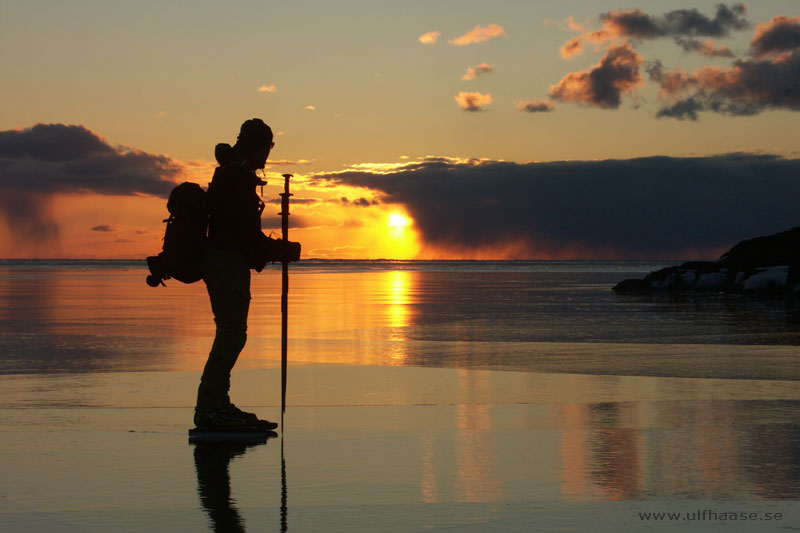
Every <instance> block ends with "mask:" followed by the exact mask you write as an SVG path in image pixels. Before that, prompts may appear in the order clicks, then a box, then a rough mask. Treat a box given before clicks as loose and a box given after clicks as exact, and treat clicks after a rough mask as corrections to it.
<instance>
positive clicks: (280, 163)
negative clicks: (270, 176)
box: [267, 159, 311, 167]
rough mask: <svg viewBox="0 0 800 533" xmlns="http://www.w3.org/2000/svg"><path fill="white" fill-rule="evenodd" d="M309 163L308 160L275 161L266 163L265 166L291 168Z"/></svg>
mask: <svg viewBox="0 0 800 533" xmlns="http://www.w3.org/2000/svg"><path fill="white" fill-rule="evenodd" d="M310 164H311V161H309V160H308V159H297V160H294V159H275V160H272V159H271V160H269V161H267V166H268V167H272V166H293V165H310Z"/></svg>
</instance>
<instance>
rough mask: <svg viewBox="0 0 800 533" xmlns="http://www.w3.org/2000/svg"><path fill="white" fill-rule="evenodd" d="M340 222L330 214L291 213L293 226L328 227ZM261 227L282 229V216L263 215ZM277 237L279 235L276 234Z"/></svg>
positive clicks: (290, 221) (306, 227)
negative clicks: (329, 215)
mask: <svg viewBox="0 0 800 533" xmlns="http://www.w3.org/2000/svg"><path fill="white" fill-rule="evenodd" d="M340 225H341V224H340V222H339V221H338V220H336V219H335V218H333V217H328V216H309V215H291V216H290V217H289V226H290V227H292V228H304V229H308V228H328V227H336V226H340ZM261 228H262V229H267V230H280V229H281V217H279V216H272V217H261ZM276 237H278V236H277V235H276Z"/></svg>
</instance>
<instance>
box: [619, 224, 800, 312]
mask: <svg viewBox="0 0 800 533" xmlns="http://www.w3.org/2000/svg"><path fill="white" fill-rule="evenodd" d="M613 290H615V291H617V292H628V293H630V292H633V293H643V292H655V291H670V292H684V291H687V292H688V291H694V292H726V293H746V294H755V295H781V294H784V295H786V296H792V297H800V227H796V228H793V229H790V230H787V231H783V232H780V233H776V234H774V235H767V236H764V237H757V238H755V239H748V240H745V241H742V242H740V243H738V244H736V245H735V246H734V247H733V248H731V249H730V250H728V251H727V252H726V253H724V254H722V256H721V257H720V258H719V259H717V260H716V261H687V262H686V263H683V264H681V265H677V266H670V267H666V268H662V269H661V270H657V271H655V272H651V273H650V274H648V275H647V276H645V277H644V278H643V279H626V280H624V281H621V282H619V283H618V284H617V285H615V286H614V287H613Z"/></svg>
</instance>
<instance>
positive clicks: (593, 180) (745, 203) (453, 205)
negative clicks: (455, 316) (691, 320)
mask: <svg viewBox="0 0 800 533" xmlns="http://www.w3.org/2000/svg"><path fill="white" fill-rule="evenodd" d="M799 174H800V159H785V158H782V157H779V156H775V155H757V154H728V155H720V156H709V157H692V158H673V157H647V158H638V159H628V160H607V161H575V162H563V161H562V162H551V163H528V164H519V163H508V162H483V163H474V162H473V163H461V162H447V161H441V160H440V161H436V162H432V161H425V162H422V163H414V164H409V165H407V166H405V167H403V168H400V169H398V170H397V171H395V172H393V173H391V174H375V173H370V172H360V171H347V172H342V173H335V174H327V175H320V176H317V177H316V179H317V180H320V181H327V182H333V183H336V184H347V185H350V186H356V187H368V188H370V189H373V190H375V191H378V192H380V193H382V194H383V198H384V202H388V203H400V204H403V205H404V206H405V208H406V210H407V211H408V213H409V214H410V215H411V217H412V218H413V219H414V224H415V227H416V228H417V229H418V230H419V231H420V234H421V236H422V238H423V240H424V242H425V243H426V244H427V245H428V246H430V247H433V248H434V249H439V250H442V249H444V250H449V251H453V252H456V253H459V252H460V253H463V254H465V255H469V254H471V253H472V252H475V251H478V250H482V249H483V250H501V249H504V247H505V249H507V250H510V249H513V250H515V252H514V254H513V255H514V256H516V257H607V258H630V257H639V258H648V257H649V258H655V257H659V258H680V257H685V256H686V255H687V254H692V253H694V254H695V255H696V254H697V253H698V251H699V252H700V253H702V252H703V251H707V252H708V253H716V252H719V251H721V250H723V249H725V248H727V247H729V246H731V245H732V244H734V243H736V242H738V241H739V240H742V239H744V238H748V237H754V236H758V235H762V234H768V233H773V232H776V231H779V230H783V229H786V228H790V227H793V226H796V225H797V224H798V218H797V217H798V215H797V204H798V198H800V181H798V180H797V176H798V175H799ZM693 251H694V252H693Z"/></svg>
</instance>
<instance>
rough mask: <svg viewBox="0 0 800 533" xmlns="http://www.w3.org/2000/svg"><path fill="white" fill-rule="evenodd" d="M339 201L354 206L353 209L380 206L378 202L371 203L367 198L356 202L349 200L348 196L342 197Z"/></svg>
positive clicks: (358, 199)
mask: <svg viewBox="0 0 800 533" xmlns="http://www.w3.org/2000/svg"><path fill="white" fill-rule="evenodd" d="M339 201H340V202H341V203H343V204H345V205H352V206H353V207H369V206H371V205H378V203H379V202H378V201H377V200H372V201H369V200H367V199H366V198H363V197H362V198H357V199H355V200H349V199H348V198H347V197H346V196H342V197H341V198H340V199H339Z"/></svg>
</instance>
